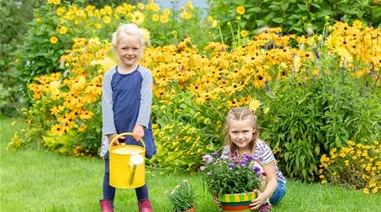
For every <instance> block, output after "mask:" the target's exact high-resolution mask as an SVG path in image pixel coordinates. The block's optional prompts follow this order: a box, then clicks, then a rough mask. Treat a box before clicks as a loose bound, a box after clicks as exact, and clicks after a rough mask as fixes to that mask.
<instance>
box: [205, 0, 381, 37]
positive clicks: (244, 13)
mask: <svg viewBox="0 0 381 212" xmlns="http://www.w3.org/2000/svg"><path fill="white" fill-rule="evenodd" d="M207 2H208V3H209V4H210V5H211V6H210V10H209V14H210V15H211V16H212V17H213V18H214V19H215V20H218V21H219V22H220V24H219V26H220V27H221V30H222V37H223V38H224V39H225V41H226V42H227V43H228V44H230V43H232V42H233V41H234V40H233V38H232V37H234V35H232V32H233V33H237V32H238V34H239V33H240V32H241V30H246V31H248V32H249V35H253V34H254V33H255V31H256V30H257V29H258V28H261V27H281V28H282V30H283V32H284V33H286V34H298V35H302V34H307V28H309V29H308V31H310V32H316V33H318V34H321V33H322V32H323V30H324V26H325V22H326V20H329V21H330V22H333V21H344V22H348V23H352V22H353V21H354V20H360V21H363V22H365V23H372V24H373V26H375V27H377V26H378V27H381V15H380V14H381V7H380V3H379V2H378V1H347V0H339V1H322V0H313V1H302V0H291V1H290V0H281V1H270V0H254V1H253V0H208V1H207ZM239 7H241V8H239ZM243 8H244V9H243ZM215 34H217V35H218V34H219V33H218V32H216V33H215Z"/></svg>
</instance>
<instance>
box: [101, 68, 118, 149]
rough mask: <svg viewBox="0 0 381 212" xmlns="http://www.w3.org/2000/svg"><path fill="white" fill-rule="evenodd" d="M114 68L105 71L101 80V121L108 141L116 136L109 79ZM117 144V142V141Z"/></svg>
mask: <svg viewBox="0 0 381 212" xmlns="http://www.w3.org/2000/svg"><path fill="white" fill-rule="evenodd" d="M114 73H115V70H114V69H112V70H110V71H108V72H106V73H105V75H104V77H103V82H102V122H103V128H102V132H103V135H107V137H108V139H109V142H111V140H112V139H113V138H114V137H115V136H117V133H116V129H115V124H114V111H113V108H112V107H113V106H112V105H113V99H112V88H111V79H112V75H113V74H114ZM117 144H118V142H117Z"/></svg>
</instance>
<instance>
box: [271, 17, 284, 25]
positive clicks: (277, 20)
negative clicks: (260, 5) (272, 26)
mask: <svg viewBox="0 0 381 212" xmlns="http://www.w3.org/2000/svg"><path fill="white" fill-rule="evenodd" d="M272 21H273V22H275V23H278V24H280V23H283V18H274V19H273V20H272Z"/></svg>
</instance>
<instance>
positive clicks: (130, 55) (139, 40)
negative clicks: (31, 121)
mask: <svg viewBox="0 0 381 212" xmlns="http://www.w3.org/2000/svg"><path fill="white" fill-rule="evenodd" d="M112 44H113V47H114V50H115V52H116V54H117V56H118V59H119V64H118V65H117V66H115V67H114V68H112V69H110V70H108V71H107V72H106V73H105V75H104V78H103V84H102V86H103V87H102V116H103V117H102V118H103V128H102V131H103V135H104V138H103V142H102V151H101V156H103V157H104V159H105V160H104V161H105V174H104V179H103V199H102V200H100V206H101V210H102V212H112V211H113V205H114V204H113V203H114V197H115V188H114V187H112V186H110V184H109V183H110V182H109V181H110V179H109V153H108V150H107V147H108V144H109V142H110V141H112V139H113V138H114V137H115V136H117V135H118V134H121V133H124V132H132V133H133V134H134V137H122V139H123V142H126V143H127V144H134V145H141V144H140V143H139V142H138V141H137V140H139V139H140V138H141V139H143V140H144V142H145V144H146V155H145V156H146V157H147V158H151V157H152V156H153V155H154V154H156V147H155V143H154V139H153V134H152V128H151V122H150V114H151V104H152V83H153V80H152V74H151V72H150V70H148V69H147V68H145V67H143V66H141V65H139V64H138V60H139V59H140V58H141V57H142V56H143V49H144V33H143V31H142V30H141V29H140V28H139V27H137V26H136V25H135V24H124V25H122V26H120V27H119V28H118V29H117V31H116V32H114V33H113V36H112ZM135 139H136V140H135ZM115 143H116V145H119V141H117V142H115ZM135 193H136V196H137V199H138V207H139V211H140V212H151V211H152V208H151V204H150V201H149V198H148V187H147V185H144V186H142V187H140V188H136V189H135ZM126 211H128V209H126Z"/></svg>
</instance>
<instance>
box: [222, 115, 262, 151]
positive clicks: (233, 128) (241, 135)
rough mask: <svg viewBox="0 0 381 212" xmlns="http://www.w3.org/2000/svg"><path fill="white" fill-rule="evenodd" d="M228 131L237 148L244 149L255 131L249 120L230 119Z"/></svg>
mask: <svg viewBox="0 0 381 212" xmlns="http://www.w3.org/2000/svg"><path fill="white" fill-rule="evenodd" d="M228 133H229V136H230V139H231V141H232V142H233V143H234V144H235V145H237V146H238V148H239V149H246V148H248V147H249V143H250V142H251V140H252V139H253V134H254V133H255V131H254V129H253V126H252V124H251V123H250V120H241V121H235V120H230V121H229V124H228Z"/></svg>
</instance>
